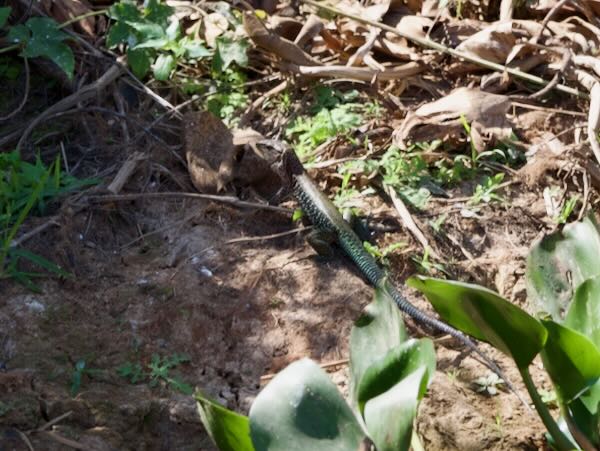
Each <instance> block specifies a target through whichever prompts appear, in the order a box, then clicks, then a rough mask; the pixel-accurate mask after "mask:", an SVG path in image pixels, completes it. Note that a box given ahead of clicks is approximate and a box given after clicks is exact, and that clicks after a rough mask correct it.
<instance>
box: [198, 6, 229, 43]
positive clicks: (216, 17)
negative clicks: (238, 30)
mask: <svg viewBox="0 0 600 451" xmlns="http://www.w3.org/2000/svg"><path fill="white" fill-rule="evenodd" d="M202 23H203V25H204V40H205V41H206V44H207V45H208V46H209V47H213V48H214V47H216V45H217V38H218V37H219V36H221V35H222V34H223V33H225V32H226V31H227V29H228V28H229V22H227V18H226V17H225V16H223V15H222V14H221V13H217V12H215V13H211V14H208V15H207V16H206V17H205V18H204V21H203V22H202Z"/></svg>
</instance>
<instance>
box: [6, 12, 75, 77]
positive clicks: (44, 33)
mask: <svg viewBox="0 0 600 451" xmlns="http://www.w3.org/2000/svg"><path fill="white" fill-rule="evenodd" d="M10 12H11V8H10V7H8V6H6V7H2V8H0V28H3V27H4V26H5V25H6V23H7V21H8V17H9V16H10ZM6 39H7V41H8V42H9V43H10V44H12V45H13V46H14V47H15V48H19V49H21V52H20V55H21V56H22V57H24V58H36V57H44V58H48V59H50V60H51V61H53V62H54V63H55V64H56V65H57V66H58V67H60V68H61V69H62V70H63V71H64V72H65V73H66V74H67V76H68V77H69V78H70V79H71V78H73V70H74V68H75V58H74V56H73V51H72V50H71V48H70V47H69V46H68V45H67V43H66V42H65V41H67V40H68V39H69V36H68V35H67V34H66V33H64V32H63V31H61V30H60V26H59V24H58V23H56V21H55V20H54V19H51V18H49V17H31V18H30V19H28V20H27V22H25V23H24V24H19V25H15V26H13V27H10V29H9V30H8V35H7V36H6ZM11 48H12V47H11ZM7 49H8V48H7Z"/></svg>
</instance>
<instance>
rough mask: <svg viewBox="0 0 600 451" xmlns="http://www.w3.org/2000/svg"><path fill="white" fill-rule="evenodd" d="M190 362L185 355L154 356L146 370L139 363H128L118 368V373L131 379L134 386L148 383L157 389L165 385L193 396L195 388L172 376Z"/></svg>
mask: <svg viewBox="0 0 600 451" xmlns="http://www.w3.org/2000/svg"><path fill="white" fill-rule="evenodd" d="M189 361H190V358H189V357H188V356H186V355H183V354H173V355H172V356H170V357H161V356H159V355H158V354H153V355H152V358H151V359H150V362H149V363H148V364H147V365H146V370H144V368H143V367H142V365H141V364H139V363H132V362H126V363H124V364H123V365H121V366H120V367H119V368H117V373H118V374H119V375H120V376H122V377H124V378H126V379H129V381H130V382H131V383H132V384H137V383H139V382H148V384H149V385H150V387H156V386H157V385H159V384H160V383H164V384H166V385H168V386H170V387H171V388H173V389H175V390H177V391H179V392H181V393H183V394H186V395H191V394H192V393H193V392H194V389H193V387H192V386H191V385H189V384H187V383H185V382H183V381H182V380H181V379H180V378H179V377H178V376H174V375H172V374H171V370H173V369H174V368H176V367H178V366H179V365H181V364H182V363H187V362H189Z"/></svg>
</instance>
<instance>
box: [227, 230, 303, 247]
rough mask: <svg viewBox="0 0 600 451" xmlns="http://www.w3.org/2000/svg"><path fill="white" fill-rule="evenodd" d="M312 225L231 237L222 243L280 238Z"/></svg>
mask: <svg viewBox="0 0 600 451" xmlns="http://www.w3.org/2000/svg"><path fill="white" fill-rule="evenodd" d="M311 229H312V226H307V227H297V228H295V229H292V230H286V231H285V232H279V233H273V234H271V235H261V236H249V237H241V238H233V239H231V240H228V241H225V243H224V244H234V243H248V242H251V241H264V240H272V239H275V238H281V237H282V236H287V235H294V234H296V233H299V232H304V231H306V230H311Z"/></svg>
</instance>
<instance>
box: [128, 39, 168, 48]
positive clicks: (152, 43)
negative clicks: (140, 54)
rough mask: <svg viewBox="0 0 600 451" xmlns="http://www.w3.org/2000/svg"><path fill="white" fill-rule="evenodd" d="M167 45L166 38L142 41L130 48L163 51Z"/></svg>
mask: <svg viewBox="0 0 600 451" xmlns="http://www.w3.org/2000/svg"><path fill="white" fill-rule="evenodd" d="M168 44H169V40H168V39H167V38H156V39H148V40H147V41H142V42H140V43H139V44H136V45H134V46H132V48H134V49H164V48H165V47H166V46H167V45H168Z"/></svg>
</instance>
